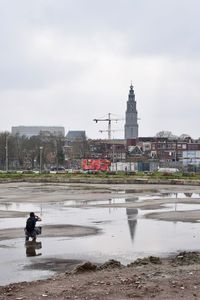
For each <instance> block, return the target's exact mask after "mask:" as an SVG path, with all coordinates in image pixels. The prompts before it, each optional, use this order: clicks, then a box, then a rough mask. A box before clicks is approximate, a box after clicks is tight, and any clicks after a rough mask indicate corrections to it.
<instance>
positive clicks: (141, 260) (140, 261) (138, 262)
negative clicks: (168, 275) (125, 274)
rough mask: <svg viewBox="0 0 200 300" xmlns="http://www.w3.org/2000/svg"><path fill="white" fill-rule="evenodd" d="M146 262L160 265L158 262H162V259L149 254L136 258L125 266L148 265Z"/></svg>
mask: <svg viewBox="0 0 200 300" xmlns="http://www.w3.org/2000/svg"><path fill="white" fill-rule="evenodd" d="M148 264H155V265H160V264H162V261H161V259H160V258H159V257H156V256H149V257H145V258H138V259H136V260H135V261H134V262H132V263H130V264H128V265H127V267H132V266H142V265H148Z"/></svg>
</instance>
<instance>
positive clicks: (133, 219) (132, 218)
mask: <svg viewBox="0 0 200 300" xmlns="http://www.w3.org/2000/svg"><path fill="white" fill-rule="evenodd" d="M137 200H138V197H135V198H131V199H126V200H125V201H126V202H129V203H130V202H135V201H137ZM126 214H127V218H128V226H129V231H130V236H131V240H132V242H133V241H134V236H135V230H136V226H137V215H138V209H137V208H131V207H130V208H128V207H127V208H126Z"/></svg>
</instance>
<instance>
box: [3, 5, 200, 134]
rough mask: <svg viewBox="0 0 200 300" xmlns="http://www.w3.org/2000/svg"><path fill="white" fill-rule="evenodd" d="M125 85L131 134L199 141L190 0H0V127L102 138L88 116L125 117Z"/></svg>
mask: <svg viewBox="0 0 200 300" xmlns="http://www.w3.org/2000/svg"><path fill="white" fill-rule="evenodd" d="M131 81H132V82H133V85H134V90H135V95H136V101H137V110H138V117H139V118H140V120H139V136H154V135H155V134H156V133H157V132H158V131H161V130H168V131H172V132H173V133H174V134H176V135H181V134H182V133H187V134H189V135H191V136H192V137H194V138H198V137H200V129H199V114H200V1H199V0H190V1H189V0H98V1H97V0H34V1H27V0H17V1H16V0H0V103H1V117H0V131H5V130H8V131H11V127H12V126H19V125H33V126H35V125H46V126H56V125H57V126H64V127H65V131H66V133H67V131H68V130H86V134H87V136H88V137H90V138H105V137H107V132H103V133H100V132H99V130H107V125H108V124H107V122H99V123H97V124H96V123H95V122H94V121H93V119H94V118H100V119H101V118H106V117H107V115H108V113H112V114H113V115H112V118H113V119H124V118H125V110H126V101H127V99H128V92H129V87H130V84H131ZM112 129H113V130H116V131H115V132H113V137H114V138H122V137H123V136H124V132H123V129H124V120H119V121H118V122H114V121H113V122H112ZM118 130H119V131H118ZM120 130H121V131H120Z"/></svg>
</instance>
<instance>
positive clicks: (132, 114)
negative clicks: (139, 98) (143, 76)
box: [125, 84, 138, 140]
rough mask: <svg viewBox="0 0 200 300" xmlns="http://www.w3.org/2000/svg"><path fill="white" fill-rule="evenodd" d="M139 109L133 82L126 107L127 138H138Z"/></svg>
mask: <svg viewBox="0 0 200 300" xmlns="http://www.w3.org/2000/svg"><path fill="white" fill-rule="evenodd" d="M137 120H138V118H137V109H136V101H135V93H134V89H133V85H132V84H131V86H130V90H129V95H128V101H127V109H126V122H125V140H129V139H137V138H138V123H137Z"/></svg>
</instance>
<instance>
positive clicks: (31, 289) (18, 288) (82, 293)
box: [0, 183, 200, 300]
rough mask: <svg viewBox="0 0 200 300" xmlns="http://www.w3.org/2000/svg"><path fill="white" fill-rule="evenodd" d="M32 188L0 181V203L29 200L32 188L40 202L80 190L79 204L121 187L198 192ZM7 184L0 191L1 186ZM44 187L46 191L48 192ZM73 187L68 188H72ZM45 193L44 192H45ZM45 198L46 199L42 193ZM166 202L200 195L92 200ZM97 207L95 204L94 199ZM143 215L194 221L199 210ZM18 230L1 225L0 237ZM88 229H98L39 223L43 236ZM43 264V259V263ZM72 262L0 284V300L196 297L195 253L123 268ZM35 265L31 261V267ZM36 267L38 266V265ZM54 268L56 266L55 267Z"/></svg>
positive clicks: (199, 292)
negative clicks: (47, 273) (38, 276)
mask: <svg viewBox="0 0 200 300" xmlns="http://www.w3.org/2000/svg"><path fill="white" fill-rule="evenodd" d="M24 186H25V187H26V188H27V187H28V188H29V189H30V190H29V191H27V189H26V190H25V192H24V196H23V199H22V198H21V196H18V194H17V190H20V193H19V195H21V189H23V188H24ZM37 188H38V193H37V189H33V186H32V185H31V184H27V183H26V184H24V183H21V184H17V183H16V184H15V185H14V186H13V185H7V184H1V189H0V202H5V201H6V202H7V203H9V202H13V201H15V202H23V201H26V202H29V201H30V202H31V201H33V194H31V193H30V192H31V191H32V190H34V202H39V201H41V199H40V196H41V191H43V192H44V196H43V200H42V201H44V202H45V201H48V202H49V201H55V195H56V199H57V201H67V200H75V201H76V200H79V199H80V195H81V200H82V203H81V204H80V205H83V203H84V201H85V202H87V205H94V204H90V202H91V201H94V200H101V199H109V198H110V196H111V194H112V197H114V196H116V195H117V196H119V192H121V191H123V190H125V194H123V196H124V195H126V198H127V199H128V198H130V199H131V197H133V195H134V196H135V195H140V194H141V193H143V192H144V191H145V193H150V194H151V193H158V195H159V193H160V194H161V193H170V192H180V191H181V192H185V193H191V192H195V193H200V187H189V186H184V187H183V186H181V187H179V186H174V187H172V186H159V188H158V186H156V185H151V186H147V185H146V186H144V185H134V188H133V186H132V185H130V186H128V185H126V186H124V185H112V186H111V185H110V186H109V185H101V186H98V185H93V186H91V185H90V186H89V187H88V186H87V185H83V186H82V188H81V189H80V185H70V186H66V185H65V186H64V185H62V184H61V185H60V189H61V190H62V189H64V190H65V195H64V197H63V194H62V193H61V194H59V193H57V189H56V187H55V188H54V185H52V184H51V185H47V186H42V185H40V184H38V186H37ZM8 189H9V193H8V194H7V195H6V193H5V191H6V190H8ZM49 189H50V192H49ZM72 191H73V192H72ZM46 192H48V196H45V193H46ZM45 197H46V198H45ZM169 203H190V204H200V199H198V198H190V197H186V198H184V199H178V198H174V199H172V198H170V197H169V198H165V199H157V200H155V199H154V200H146V201H141V202H137V203H134V202H126V203H123V204H119V203H118V204H113V203H112V204H106V205H105V204H103V205H102V204H98V205H99V206H101V207H122V206H123V207H132V208H142V209H146V210H149V209H155V208H159V207H162V206H163V205H164V204H169ZM95 206H97V204H95ZM26 216H27V213H25V212H15V211H0V218H4V217H6V218H8V217H10V218H13V217H26ZM145 217H147V218H150V219H159V220H165V221H182V222H199V219H200V210H195V211H179V212H176V211H171V212H164V213H159V212H158V213H149V214H147V215H146V216H145ZM22 232H23V231H22V229H21V228H19V229H13V228H11V229H2V230H0V240H3V239H10V238H17V237H21V236H22V235H23V233H22ZM88 234H98V231H97V230H96V229H95V228H91V227H82V226H70V225H62V226H58V227H56V226H55V225H54V228H52V227H51V226H46V227H45V226H44V228H43V236H48V237H49V236H52V237H53V236H54V237H55V236H63V235H65V236H84V235H88ZM43 263H44V266H43V267H45V265H48V262H45V261H44V262H43ZM77 263H80V262H76V261H74V262H73V261H71V262H69V261H68V262H67V261H55V262H54V267H55V270H58V269H59V270H58V271H60V272H62V274H60V275H57V276H56V277H53V278H50V279H46V280H40V281H35V282H31V283H30V282H23V283H16V284H10V285H8V286H4V287H0V299H18V300H19V299H44V298H47V299H83V300H84V299H85V300H86V299H88V300H92V299H93V300H95V299H96V300H100V299H101V300H104V299H105V300H113V299H119V300H123V299H159V300H160V299H181V298H183V299H200V254H199V253H197V252H192V253H181V254H180V255H178V256H177V257H175V258H172V257H169V258H167V259H162V260H159V259H152V258H148V259H143V260H139V261H137V262H136V263H133V264H132V265H130V266H128V267H125V266H119V264H117V263H113V264H112V263H109V264H107V265H106V266H103V267H102V268H100V267H99V266H95V265H90V264H89V263H88V265H86V266H85V267H83V269H81V270H80V269H79V271H78V269H77V266H76V265H77ZM35 267H36V268H37V266H35ZM39 267H41V266H39ZM56 268H57V269H56Z"/></svg>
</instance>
